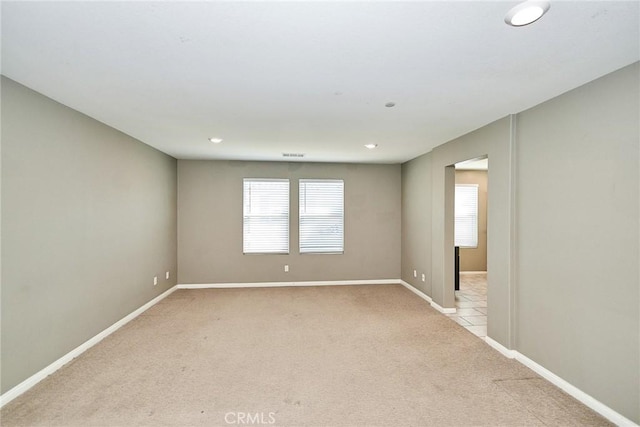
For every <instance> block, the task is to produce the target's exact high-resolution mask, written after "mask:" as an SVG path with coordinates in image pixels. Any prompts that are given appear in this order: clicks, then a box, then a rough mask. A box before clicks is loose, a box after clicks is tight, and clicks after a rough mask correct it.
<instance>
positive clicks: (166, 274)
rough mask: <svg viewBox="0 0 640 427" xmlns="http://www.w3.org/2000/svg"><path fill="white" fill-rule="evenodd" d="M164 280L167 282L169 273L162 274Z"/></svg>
mask: <svg viewBox="0 0 640 427" xmlns="http://www.w3.org/2000/svg"><path fill="white" fill-rule="evenodd" d="M164 278H165V279H167V280H169V272H168V271H167V272H166V273H165V274H164Z"/></svg>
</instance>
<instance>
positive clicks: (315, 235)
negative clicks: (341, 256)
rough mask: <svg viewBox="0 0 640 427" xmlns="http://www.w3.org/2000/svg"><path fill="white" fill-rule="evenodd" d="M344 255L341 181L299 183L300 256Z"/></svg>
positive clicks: (342, 189) (315, 180)
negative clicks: (320, 254)
mask: <svg viewBox="0 0 640 427" xmlns="http://www.w3.org/2000/svg"><path fill="white" fill-rule="evenodd" d="M342 252H344V181H343V180H341V179H301V180H300V253H342Z"/></svg>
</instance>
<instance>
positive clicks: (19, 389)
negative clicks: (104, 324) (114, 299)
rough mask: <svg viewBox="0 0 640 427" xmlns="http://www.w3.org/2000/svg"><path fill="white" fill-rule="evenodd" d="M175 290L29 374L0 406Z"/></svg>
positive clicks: (4, 395) (6, 395) (2, 398)
mask: <svg viewBox="0 0 640 427" xmlns="http://www.w3.org/2000/svg"><path fill="white" fill-rule="evenodd" d="M175 290H176V287H175V286H174V287H172V288H171V289H169V290H167V291H165V292H164V293H162V294H160V295H158V296H157V297H155V298H154V299H152V300H151V301H149V302H148V303H146V304H145V305H143V306H142V307H140V308H138V309H137V310H135V311H134V312H132V313H130V314H128V315H127V316H125V317H123V318H122V319H120V320H118V321H117V322H116V323H114V324H113V325H111V326H109V327H108V328H107V329H105V330H104V331H102V332H100V333H99V334H98V335H96V336H94V337H93V338H90V339H89V340H87V341H85V342H84V343H82V344H80V345H79V346H78V347H76V348H74V349H73V350H71V351H70V352H69V353H67V354H65V355H64V356H62V357H61V358H60V359H58V360H56V361H55V362H53V363H52V364H50V365H49V366H47V367H45V368H43V369H41V370H40V371H38V372H36V373H35V374H33V375H31V376H30V377H29V378H27V379H26V380H24V381H22V382H21V383H20V384H18V385H16V386H15V387H13V388H12V389H11V390H8V391H7V392H6V393H4V394H3V395H2V396H0V408H2V407H3V406H4V405H6V404H7V403H9V402H11V401H12V400H13V399H15V398H16V397H18V396H20V395H21V394H22V393H24V392H25V391H27V390H29V389H30V388H31V387H33V386H34V385H36V384H38V383H39V382H40V381H42V380H43V379H45V378H46V377H48V376H49V375H51V374H53V373H54V372H55V371H57V370H58V369H60V368H62V367H63V366H64V365H66V364H67V363H69V362H71V361H72V360H73V359H75V358H76V357H78V356H80V355H81V354H82V353H84V352H85V351H87V350H88V349H90V348H91V347H93V346H94V345H96V344H98V343H99V342H100V341H102V340H103V339H105V338H106V337H107V336H109V335H111V334H112V333H114V332H115V331H117V330H118V329H120V328H121V327H123V326H124V325H126V324H127V323H129V322H130V321H132V320H133V319H135V318H136V317H138V316H139V315H140V314H142V313H143V312H145V311H146V310H148V309H149V308H151V307H152V306H154V305H155V304H157V303H158V302H160V301H161V300H163V299H164V298H166V297H168V296H169V295H171V293H173V292H174V291H175Z"/></svg>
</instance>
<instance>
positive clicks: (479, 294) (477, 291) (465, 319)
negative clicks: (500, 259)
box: [447, 272, 487, 338]
mask: <svg viewBox="0 0 640 427" xmlns="http://www.w3.org/2000/svg"><path fill="white" fill-rule="evenodd" d="M447 316H448V317H450V318H451V320H453V321H455V322H456V323H458V324H459V325H461V326H464V327H465V328H466V329H467V330H469V332H471V333H473V334H474V335H476V336H478V337H480V338H484V337H486V336H487V273H486V272H483V273H476V272H473V273H471V272H469V273H466V272H461V273H460V290H459V291H456V313H455V314H448V315H447Z"/></svg>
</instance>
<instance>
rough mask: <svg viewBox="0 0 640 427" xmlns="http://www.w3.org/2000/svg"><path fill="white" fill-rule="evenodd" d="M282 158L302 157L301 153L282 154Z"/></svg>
mask: <svg viewBox="0 0 640 427" xmlns="http://www.w3.org/2000/svg"><path fill="white" fill-rule="evenodd" d="M282 157H287V158H297V159H301V158H303V157H304V154H302V153H282Z"/></svg>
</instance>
